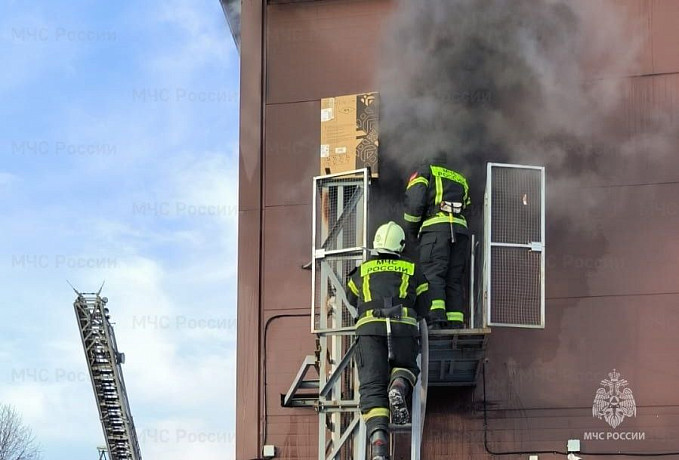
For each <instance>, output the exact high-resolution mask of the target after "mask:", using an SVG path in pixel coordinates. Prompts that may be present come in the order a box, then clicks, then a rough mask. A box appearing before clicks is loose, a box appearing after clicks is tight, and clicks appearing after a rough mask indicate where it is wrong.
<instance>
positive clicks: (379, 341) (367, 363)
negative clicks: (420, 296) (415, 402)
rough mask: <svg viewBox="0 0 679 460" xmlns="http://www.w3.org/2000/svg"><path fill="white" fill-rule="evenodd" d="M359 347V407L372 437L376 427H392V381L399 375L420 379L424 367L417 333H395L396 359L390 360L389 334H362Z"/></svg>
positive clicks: (412, 384) (378, 428) (411, 382)
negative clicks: (389, 393) (390, 417)
mask: <svg viewBox="0 0 679 460" xmlns="http://www.w3.org/2000/svg"><path fill="white" fill-rule="evenodd" d="M357 337H358V343H357V349H356V365H357V367H358V381H359V387H358V391H359V394H360V401H359V407H360V408H361V413H362V414H363V420H364V421H365V424H366V431H367V433H368V437H370V435H371V434H372V433H373V432H375V431H376V430H385V431H388V430H389V397H388V391H389V385H390V384H391V382H392V381H393V380H394V379H396V378H397V377H402V378H404V379H405V380H406V381H408V382H410V386H411V388H412V387H413V386H414V385H415V383H416V382H417V376H418V375H419V373H420V369H419V368H418V367H417V355H418V354H419V352H420V344H419V340H418V338H417V337H415V336H403V337H395V336H392V337H391V343H392V348H393V351H394V356H395V358H394V360H393V361H391V362H389V352H388V349H387V337H386V336H381V335H359V336H357Z"/></svg>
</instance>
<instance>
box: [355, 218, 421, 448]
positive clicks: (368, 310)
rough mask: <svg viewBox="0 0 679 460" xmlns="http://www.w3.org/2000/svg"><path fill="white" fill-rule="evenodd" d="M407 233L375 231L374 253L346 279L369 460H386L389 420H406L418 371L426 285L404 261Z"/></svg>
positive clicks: (390, 227) (394, 227)
mask: <svg viewBox="0 0 679 460" xmlns="http://www.w3.org/2000/svg"><path fill="white" fill-rule="evenodd" d="M405 242H406V237H405V232H404V231H403V229H402V228H401V226H399V225H398V224H396V223H395V222H388V223H386V224H384V225H382V226H380V227H379V228H378V229H377V232H376V233H375V238H374V241H373V249H374V252H376V253H377V254H376V255H375V256H372V257H371V258H369V259H368V260H367V261H365V262H363V263H362V264H361V265H360V266H359V267H357V268H356V269H355V270H353V271H352V272H351V273H350V274H349V280H348V282H347V287H348V289H347V299H348V301H349V303H351V304H352V305H355V306H356V307H357V309H358V315H359V316H358V320H357V322H356V335H357V340H358V343H357V350H356V363H357V367H358V379H359V382H360V386H359V393H360V408H361V413H362V414H363V419H364V421H365V423H366V428H367V433H368V437H369V439H370V445H371V449H372V459H373V460H386V459H388V458H389V433H388V430H389V416H390V415H391V420H392V422H393V423H396V424H403V423H407V422H408V420H409V417H410V414H409V411H408V406H407V397H408V395H409V393H410V391H411V390H412V388H413V386H414V385H415V383H416V381H417V377H418V375H419V372H420V371H419V368H418V366H417V361H416V360H417V355H418V353H419V341H418V335H419V333H418V331H419V329H418V319H419V318H420V317H423V316H424V315H425V314H426V313H427V309H428V307H429V301H428V298H427V296H426V291H427V289H428V285H427V282H426V279H425V278H424V275H423V274H422V273H421V272H420V269H419V267H417V266H416V265H415V263H413V262H411V261H409V260H406V259H402V258H401V252H402V251H403V249H404V247H405Z"/></svg>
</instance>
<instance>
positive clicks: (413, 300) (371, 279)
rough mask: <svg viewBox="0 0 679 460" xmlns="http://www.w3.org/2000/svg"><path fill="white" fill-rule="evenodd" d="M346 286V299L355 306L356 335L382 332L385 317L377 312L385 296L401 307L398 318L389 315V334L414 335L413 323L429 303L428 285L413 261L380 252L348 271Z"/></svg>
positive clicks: (383, 330) (383, 302)
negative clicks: (356, 311) (356, 318)
mask: <svg viewBox="0 0 679 460" xmlns="http://www.w3.org/2000/svg"><path fill="white" fill-rule="evenodd" d="M347 287H348V289H347V300H348V301H349V303H350V304H352V305H354V306H355V307H356V308H357V309H358V320H357V321H356V335H386V333H387V329H386V318H385V317H384V316H381V315H382V314H383V311H384V307H385V298H389V297H391V305H393V306H397V305H400V306H401V309H400V312H399V314H398V317H391V318H390V322H391V333H392V335H393V336H414V335H417V334H418V328H417V322H418V320H419V319H420V318H422V317H424V316H425V315H426V313H427V311H428V309H429V303H430V302H429V299H428V296H427V295H426V293H427V290H428V289H429V285H428V283H427V281H426V278H425V277H424V275H423V274H422V272H421V271H420V269H419V267H418V266H416V265H415V263H414V262H411V261H409V260H406V259H402V258H400V257H399V256H396V255H388V254H380V255H378V256H377V257H374V258H371V259H368V260H367V261H365V262H363V263H362V264H361V265H360V266H358V267H356V268H355V269H354V270H353V271H352V272H351V273H349V280H348V282H347ZM397 310H398V309H397Z"/></svg>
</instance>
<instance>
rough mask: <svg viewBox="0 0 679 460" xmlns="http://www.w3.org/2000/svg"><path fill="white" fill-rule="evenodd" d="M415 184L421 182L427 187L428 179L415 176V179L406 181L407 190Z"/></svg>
mask: <svg viewBox="0 0 679 460" xmlns="http://www.w3.org/2000/svg"><path fill="white" fill-rule="evenodd" d="M417 184H422V185H424V186H425V187H429V181H428V180H427V178H426V177H421V176H420V177H416V178H415V179H413V180H411V181H410V182H408V186H407V187H406V190H408V189H409V188H410V187H412V186H413V185H417Z"/></svg>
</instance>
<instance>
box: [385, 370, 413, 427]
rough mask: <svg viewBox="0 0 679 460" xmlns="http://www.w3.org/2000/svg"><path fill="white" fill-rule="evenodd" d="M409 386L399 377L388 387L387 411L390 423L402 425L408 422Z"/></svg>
mask: <svg viewBox="0 0 679 460" xmlns="http://www.w3.org/2000/svg"><path fill="white" fill-rule="evenodd" d="M409 387H410V385H409V384H408V382H406V381H405V380H404V379H402V378H401V377H397V378H395V379H394V381H393V382H391V385H389V410H390V412H391V421H392V423H395V424H396V425H404V424H406V423H408V422H409V421H410V413H409V412H408V400H407V397H408V390H409Z"/></svg>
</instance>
